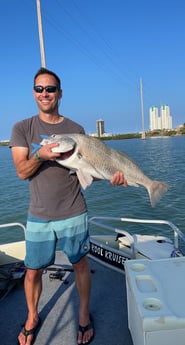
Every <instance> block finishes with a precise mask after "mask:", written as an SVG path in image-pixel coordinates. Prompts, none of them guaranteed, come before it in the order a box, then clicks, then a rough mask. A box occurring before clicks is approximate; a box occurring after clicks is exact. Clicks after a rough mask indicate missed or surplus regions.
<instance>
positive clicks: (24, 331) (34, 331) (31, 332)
mask: <svg viewBox="0 0 185 345" xmlns="http://www.w3.org/2000/svg"><path fill="white" fill-rule="evenodd" d="M40 325H41V319H40V317H39V319H38V322H37V324H36V326H35V327H33V328H32V329H29V330H28V329H26V328H25V326H23V327H22V329H21V333H22V334H23V335H24V336H25V340H26V342H27V337H28V336H29V335H33V338H32V341H31V345H33V344H34V341H35V339H36V335H37V332H38V329H39V327H40ZM18 344H19V341H18Z"/></svg>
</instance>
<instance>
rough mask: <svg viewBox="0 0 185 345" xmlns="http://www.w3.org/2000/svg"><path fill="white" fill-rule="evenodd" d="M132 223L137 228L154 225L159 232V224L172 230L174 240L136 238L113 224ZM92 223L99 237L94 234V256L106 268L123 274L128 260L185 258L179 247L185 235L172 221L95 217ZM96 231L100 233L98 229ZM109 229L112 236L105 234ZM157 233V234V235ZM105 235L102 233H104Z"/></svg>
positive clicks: (92, 237) (92, 243) (141, 235)
mask: <svg viewBox="0 0 185 345" xmlns="http://www.w3.org/2000/svg"><path fill="white" fill-rule="evenodd" d="M115 222H116V223H117V224H118V223H119V224H121V225H122V224H124V227H126V226H125V223H127V224H128V223H132V224H135V227H136V229H137V225H138V224H143V225H144V224H148V225H149V224H150V225H151V224H152V225H154V226H155V229H156V230H157V228H158V227H159V225H160V226H161V225H164V226H167V227H168V233H169V231H170V234H171V236H170V238H169V237H166V236H161V235H146V234H138V233H135V232H134V234H133V235H132V234H131V233H129V232H128V231H126V230H124V229H123V225H122V228H118V227H117V226H116V227H115V226H112V225H110V224H112V223H115ZM89 224H90V225H93V226H95V228H93V230H94V231H96V232H97V233H96V234H93V235H91V250H90V256H91V257H92V258H93V259H95V260H97V261H99V262H100V263H102V264H104V265H108V266H109V267H111V268H113V269H116V270H119V271H123V270H124V263H125V260H129V259H136V260H137V259H146V258H147V259H151V260H157V259H167V258H170V257H178V256H184V254H183V250H182V248H180V246H179V242H180V241H179V240H181V241H182V242H183V243H185V235H184V234H183V233H182V232H181V231H180V229H179V228H178V227H177V226H175V225H174V224H173V223H172V222H169V221H166V220H146V219H134V218H117V217H92V218H90V219H89ZM95 229H96V230H95ZM104 230H106V231H107V232H108V233H106V234H105V233H104V232H103V231H104ZM156 230H154V233H156ZM101 233H102V234H101Z"/></svg>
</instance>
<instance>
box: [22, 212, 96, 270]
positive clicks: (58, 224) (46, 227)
mask: <svg viewBox="0 0 185 345" xmlns="http://www.w3.org/2000/svg"><path fill="white" fill-rule="evenodd" d="M56 247H57V249H60V250H62V251H63V252H64V253H65V254H66V255H67V257H68V259H69V261H70V262H71V263H72V264H74V263H76V262H78V261H79V260H80V259H81V258H82V257H83V256H85V255H86V254H87V253H88V252H89V249H90V241H89V231H88V219H87V213H83V214H81V215H79V216H76V217H72V218H68V219H64V220H54V221H53V220H49V221H48V220H44V219H40V218H35V217H33V216H31V215H29V216H28V220H27V227H26V257H25V266H26V267H27V268H30V269H40V268H45V267H47V266H50V265H52V264H53V263H54V261H55V251H56Z"/></svg>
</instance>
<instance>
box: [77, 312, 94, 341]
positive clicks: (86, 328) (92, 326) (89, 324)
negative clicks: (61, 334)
mask: <svg viewBox="0 0 185 345" xmlns="http://www.w3.org/2000/svg"><path fill="white" fill-rule="evenodd" d="M89 329H93V335H92V337H91V338H90V339H89V341H88V342H87V343H83V342H82V343H80V344H78V345H87V344H90V343H91V341H92V340H93V339H94V334H95V332H94V322H93V319H92V316H91V315H90V322H89V323H88V325H87V326H85V327H82V326H81V325H79V327H78V332H81V333H82V337H83V336H84V334H85V332H87V331H88V330H89Z"/></svg>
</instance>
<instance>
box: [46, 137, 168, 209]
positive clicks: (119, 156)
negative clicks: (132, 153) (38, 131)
mask: <svg viewBox="0 0 185 345" xmlns="http://www.w3.org/2000/svg"><path fill="white" fill-rule="evenodd" d="M51 143H58V146H57V147H54V148H53V149H52V151H53V152H59V153H61V155H60V157H59V158H57V159H56V161H57V162H58V163H59V164H61V165H63V166H64V167H67V168H69V169H70V170H71V171H73V172H76V174H77V176H78V179H79V181H80V184H81V186H82V187H83V188H84V189H85V188H86V187H87V186H88V185H90V184H91V183H92V181H93V177H94V178H98V179H106V180H110V179H111V178H112V176H113V175H114V173H115V172H116V171H120V172H122V173H123V175H124V178H125V179H126V181H127V184H128V185H130V186H135V187H138V186H139V185H141V186H144V187H145V188H146V189H147V191H148V194H149V197H150V202H151V205H152V206H155V204H156V202H157V201H158V200H159V199H160V198H161V197H162V196H163V194H164V193H165V192H167V190H168V186H167V185H166V184H165V183H162V182H159V181H154V180H151V179H150V178H149V177H147V176H146V175H145V174H144V173H143V171H142V170H141V169H140V168H139V167H138V165H137V164H136V163H135V162H134V161H133V160H132V159H131V158H130V157H128V156H127V155H126V154H125V153H123V152H120V151H117V150H114V149H112V148H110V147H108V146H107V145H106V144H104V143H103V142H102V141H100V140H99V139H97V138H94V137H91V136H88V135H84V134H53V135H51V136H49V137H48V138H45V139H43V140H42V142H41V145H46V144H51Z"/></svg>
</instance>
